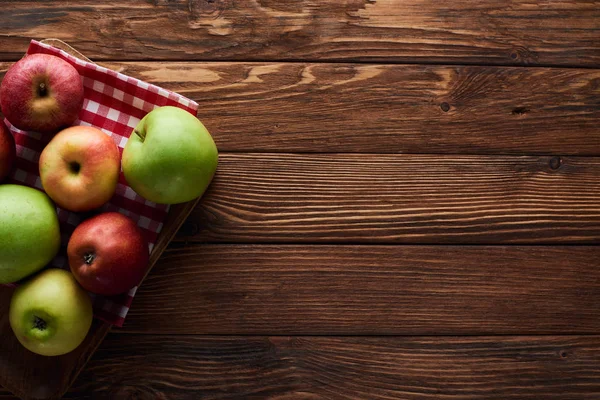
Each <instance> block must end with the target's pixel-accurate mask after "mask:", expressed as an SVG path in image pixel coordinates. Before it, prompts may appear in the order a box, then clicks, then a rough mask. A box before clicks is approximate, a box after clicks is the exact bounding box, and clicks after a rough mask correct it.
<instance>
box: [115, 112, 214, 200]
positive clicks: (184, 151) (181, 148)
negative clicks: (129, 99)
mask: <svg viewBox="0 0 600 400" xmlns="http://www.w3.org/2000/svg"><path fill="white" fill-rule="evenodd" d="M218 157H219V156H218V151H217V146H216V145H215V142H214V141H213V139H212V137H211V136H210V133H208V130H206V128H205V127H204V125H203V124H202V122H200V121H199V120H198V118H196V117H195V116H194V115H192V114H190V113H189V112H187V111H185V110H182V109H180V108H177V107H170V106H166V107H159V108H155V109H154V110H152V111H150V112H149V113H148V114H147V115H146V116H145V117H144V118H143V119H142V120H141V121H140V122H139V123H138V125H137V126H136V127H135V129H134V131H133V133H132V134H131V136H130V138H129V140H128V141H127V144H126V145H125V149H124V150H123V159H122V161H121V165H122V167H123V173H124V174H125V178H126V179H127V182H128V183H129V185H130V186H131V188H132V189H133V190H135V191H136V192H137V193H138V194H139V195H141V196H142V197H145V198H146V199H148V200H150V201H153V202H155V203H163V204H177V203H185V202H186V201H190V200H193V199H195V198H197V197H200V196H202V194H203V193H204V191H205V190H206V188H207V187H208V185H209V184H210V182H211V181H212V178H213V176H214V174H215V171H216V169H217V162H218Z"/></svg>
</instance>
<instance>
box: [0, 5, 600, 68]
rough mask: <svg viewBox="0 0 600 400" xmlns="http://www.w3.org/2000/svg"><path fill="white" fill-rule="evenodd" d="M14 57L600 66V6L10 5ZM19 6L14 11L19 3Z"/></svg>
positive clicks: (4, 51)
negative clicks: (42, 41)
mask: <svg viewBox="0 0 600 400" xmlns="http://www.w3.org/2000/svg"><path fill="white" fill-rule="evenodd" d="M2 3H3V4H2V5H3V9H2V11H3V12H2V13H1V14H0V27H2V30H3V31H4V34H3V35H2V41H0V54H1V58H3V59H10V60H14V59H16V58H18V57H20V56H21V54H22V53H21V51H20V49H21V48H23V47H24V46H25V45H26V43H28V42H29V39H30V38H32V37H33V38H45V37H57V38H59V39H63V40H65V41H67V42H69V43H73V45H74V46H75V47H76V48H78V49H79V50H80V51H82V52H83V53H84V54H86V55H88V57H90V58H92V59H95V60H105V59H109V60H113V59H140V60H147V59H160V60H361V61H377V62H425V63H427V62H435V63H447V62H450V63H460V64H463V63H466V64H474V63H476V64H504V65H505V64H514V65H524V64H525V65H584V66H594V67H596V66H598V65H599V62H600V30H599V29H598V25H599V24H598V20H599V19H600V7H598V3H597V2H596V1H589V0H564V1H547V0H543V1H539V2H532V1H529V0H510V1H501V0H485V1H479V2H477V3H474V2H473V1H470V0H456V1H452V2H439V1H436V0H418V1H396V0H343V1H340V0H287V1H274V0H235V1H234V0H174V1H173V0H149V1H145V0H135V1H127V2H123V1H115V0H109V1H103V2H102V3H101V4H99V3H98V2H97V1H95V0H85V1H82V0H78V1H68V2H67V1H62V2H57V1H54V0H45V1H35V2H32V1H12V0H11V1H8V0H4V1H2ZM9 5H10V6H9Z"/></svg>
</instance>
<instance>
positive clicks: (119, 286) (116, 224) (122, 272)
mask: <svg viewBox="0 0 600 400" xmlns="http://www.w3.org/2000/svg"><path fill="white" fill-rule="evenodd" d="M67 254H68V257H69V266H70V267H71V272H73V275H74V276H75V279H77V281H78V282H79V284H80V285H81V286H83V288H84V289H86V290H88V291H90V292H92V293H98V294H102V295H107V296H112V295H116V294H120V293H125V292H127V291H128V290H129V289H131V288H133V287H134V286H137V285H139V283H140V282H141V280H142V279H143V277H144V275H145V274H146V270H147V268H148V257H149V254H148V243H147V242H146V241H145V240H144V237H143V235H142V232H141V230H140V228H139V227H138V226H137V225H136V223H135V222H134V221H133V220H132V219H131V218H129V217H127V216H125V215H123V214H120V213H117V212H107V213H103V214H99V215H96V216H95V217H92V218H90V219H88V220H85V221H83V222H82V223H81V224H80V225H79V226H77V228H75V231H74V232H73V234H72V235H71V239H70V240H69V244H68V245H67Z"/></svg>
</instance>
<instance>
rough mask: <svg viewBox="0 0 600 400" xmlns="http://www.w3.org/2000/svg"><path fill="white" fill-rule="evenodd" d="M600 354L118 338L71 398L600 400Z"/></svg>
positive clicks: (435, 341)
mask: <svg viewBox="0 0 600 400" xmlns="http://www.w3.org/2000/svg"><path fill="white" fill-rule="evenodd" d="M599 353H600V337H598V336H528V337H514V336H508V337H461V338H454V337H417V338H415V337H379V338H372V337H354V338H352V337H330V338H327V337H235V336H234V337H210V336H209V337H205V336H192V335H188V336H164V335H117V334H112V335H111V336H109V337H108V338H107V340H106V341H105V343H104V344H103V351H102V352H99V353H98V354H97V357H95V358H94V359H93V360H92V362H91V363H90V364H89V367H88V368H87V369H86V371H84V373H83V374H82V379H81V380H80V381H78V382H77V384H76V385H75V386H74V387H73V389H72V390H71V391H70V392H69V393H68V394H67V396H66V397H65V398H67V399H71V398H72V399H80V398H111V399H133V398H135V399H144V400H154V399H190V400H191V399H200V398H201V399H203V400H216V399H223V400H224V399H227V400H233V399H239V400H245V399H281V400H297V399H306V400H325V399H328V400H337V399H344V400H350V399H364V400H377V399H381V400H383V399H389V400H398V399H402V400H438V399H445V398H448V399H453V400H474V399H476V400H484V399H485V400H507V399H514V400H516V399H519V400H525V399H527V400H540V399H544V400H552V399H554V400H558V399H561V400H567V399H578V400H585V399H590V400H592V399H594V400H596V399H597V398H598V396H597V394H598V393H599V392H600V357H598V354H599Z"/></svg>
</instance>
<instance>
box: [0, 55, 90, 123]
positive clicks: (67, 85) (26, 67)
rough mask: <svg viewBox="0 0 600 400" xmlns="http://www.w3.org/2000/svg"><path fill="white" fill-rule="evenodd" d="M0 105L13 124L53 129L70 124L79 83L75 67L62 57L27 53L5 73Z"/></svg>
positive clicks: (78, 104)
mask: <svg viewBox="0 0 600 400" xmlns="http://www.w3.org/2000/svg"><path fill="white" fill-rule="evenodd" d="M0 105H1V106H2V112H3V113H4V116H5V117H6V119H8V120H9V121H10V123H11V124H13V125H14V126H15V127H17V128H19V129H22V130H26V131H37V132H44V133H45V132H54V131H56V130H58V129H59V128H62V127H66V126H68V125H71V124H72V123H73V122H74V121H75V120H76V119H77V117H78V116H79V111H81V107H82V106H83V83H82V81H81V77H80V76H79V73H78V72H77V70H76V69H75V67H73V66H72V65H71V64H69V63H68V62H66V61H65V60H63V59H62V58H59V57H56V56H52V55H49V54H31V55H28V56H26V57H24V58H22V59H21V60H19V61H17V62H16V63H15V64H14V65H13V66H12V67H10V68H9V69H8V71H7V72H6V75H5V76H4V80H3V81H2V87H1V88H0Z"/></svg>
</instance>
